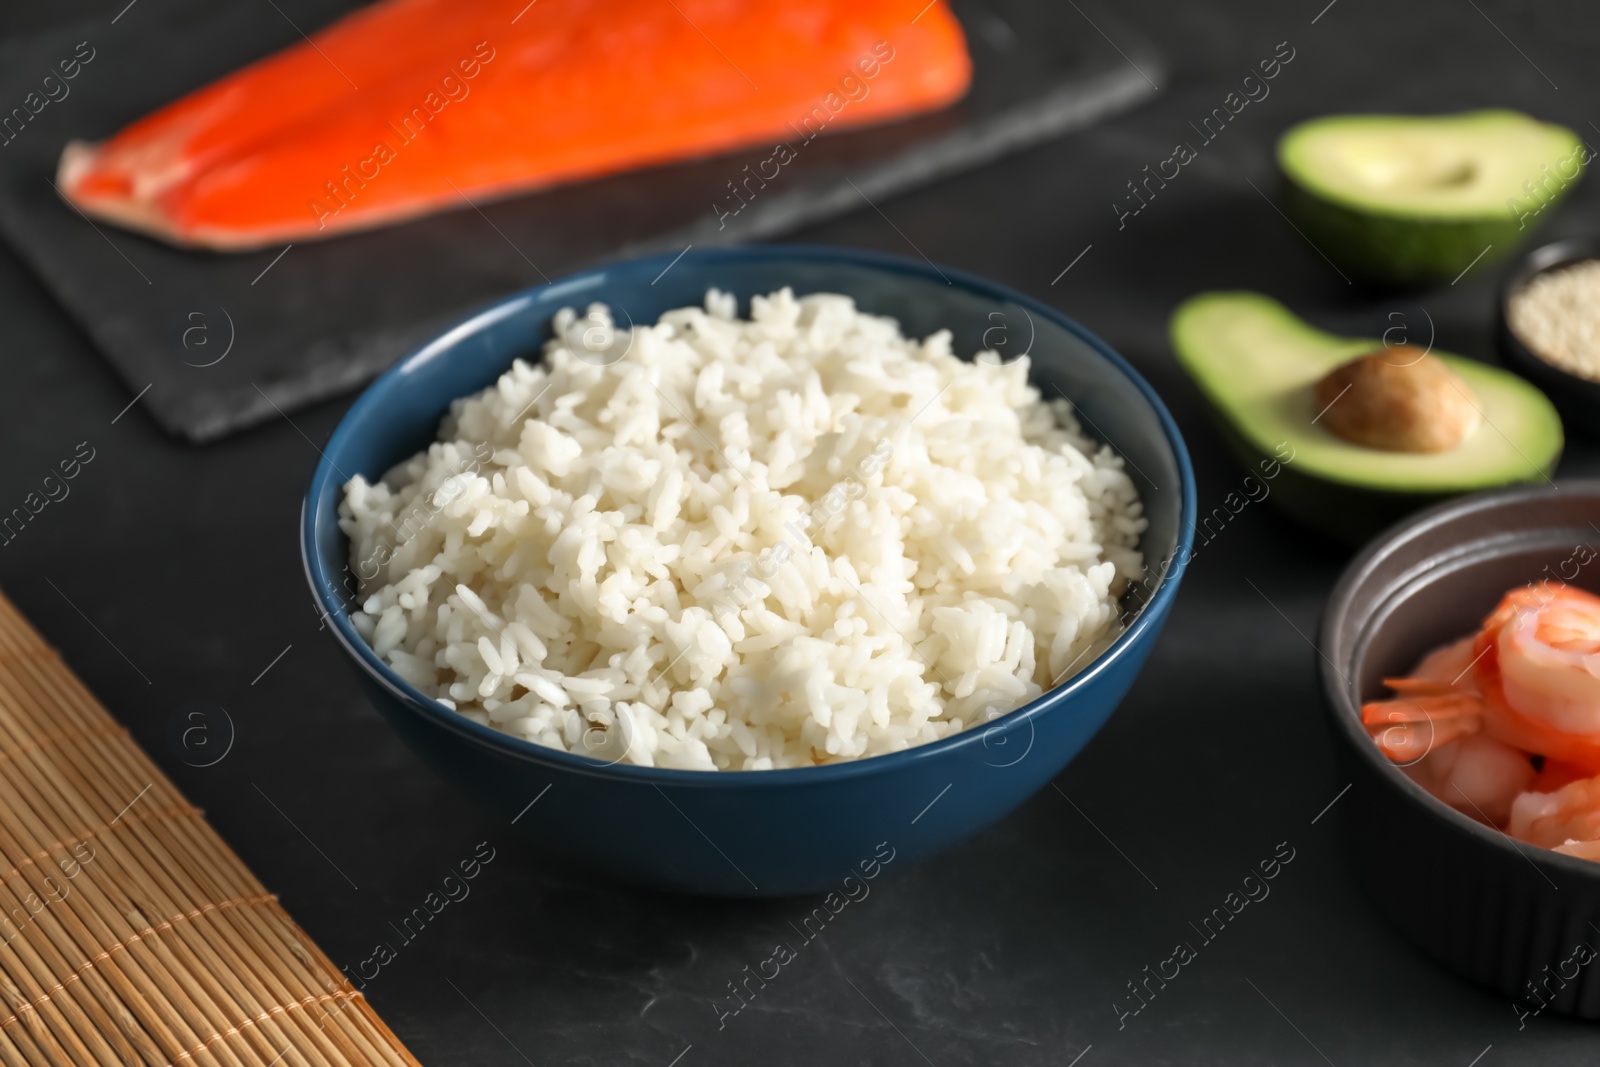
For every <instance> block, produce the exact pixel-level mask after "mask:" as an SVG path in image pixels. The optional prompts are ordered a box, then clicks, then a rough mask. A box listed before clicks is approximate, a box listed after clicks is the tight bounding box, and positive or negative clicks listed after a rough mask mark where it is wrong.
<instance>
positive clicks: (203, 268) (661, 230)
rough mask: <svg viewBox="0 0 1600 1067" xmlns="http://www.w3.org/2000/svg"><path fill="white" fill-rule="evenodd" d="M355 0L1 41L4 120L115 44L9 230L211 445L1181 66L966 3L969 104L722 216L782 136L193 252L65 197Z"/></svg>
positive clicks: (98, 333) (1074, 30) (80, 78)
mask: <svg viewBox="0 0 1600 1067" xmlns="http://www.w3.org/2000/svg"><path fill="white" fill-rule="evenodd" d="M351 6H353V5H351V4H349V3H339V2H329V0H301V2H297V3H293V4H289V3H288V2H287V0H285V3H284V4H281V5H274V4H242V5H213V4H210V3H196V2H194V0H135V3H134V4H131V5H129V6H128V7H127V8H125V9H122V10H121V12H120V13H119V14H116V15H115V18H114V20H113V19H112V16H111V15H107V16H105V17H103V18H97V19H94V20H87V19H85V20H79V21H78V22H76V23H73V24H72V25H71V26H70V27H68V28H67V29H58V30H55V31H51V32H48V33H42V34H39V35H36V36H32V37H28V38H23V39H19V40H14V41H12V42H9V43H8V44H6V45H5V46H4V47H3V48H0V105H3V106H0V113H3V111H4V108H9V107H10V106H12V104H13V103H15V104H19V105H20V104H23V103H24V101H25V98H27V96H28V94H29V92H30V91H34V90H38V89H39V88H40V87H41V83H42V79H43V78H44V76H45V75H46V74H48V73H50V72H52V71H53V70H54V69H55V68H56V67H57V65H58V64H59V63H60V61H61V60H64V59H69V58H71V57H72V56H73V55H74V54H75V53H76V54H78V55H80V56H82V55H92V58H91V59H90V60H89V62H88V63H87V64H83V65H82V66H81V69H80V70H79V71H78V74H77V76H76V77H75V78H74V79H72V80H71V81H70V82H68V83H66V85H67V88H68V92H67V95H66V96H64V97H63V98H61V99H60V100H57V101H54V102H51V103H48V104H46V105H45V106H44V107H43V108H42V109H41V110H40V111H39V112H38V113H37V114H36V115H35V116H34V117H33V118H32V119H31V120H30V121H29V122H28V123H27V125H26V126H24V127H22V129H21V131H20V132H19V133H13V134H12V135H11V139H10V140H9V141H5V142H4V144H3V147H0V233H3V234H4V236H5V238H6V239H7V240H8V241H9V242H10V243H11V245H12V246H13V247H14V248H15V249H16V250H17V251H18V252H19V253H20V254H21V255H22V257H23V258H24V259H25V260H26V261H27V262H28V263H29V264H30V265H31V266H32V268H33V269H34V271H35V272H36V273H37V274H38V275H39V276H40V277H41V278H42V279H43V280H44V282H45V284H46V285H47V286H48V287H49V288H50V289H51V291H52V292H54V294H55V295H56V297H57V298H58V299H59V300H60V301H61V303H62V304H63V305H64V306H65V307H66V309H67V311H68V312H69V313H70V314H71V315H72V316H73V317H74V318H75V319H77V321H78V322H79V323H80V324H81V325H82V326H83V327H84V328H85V329H86V330H87V331H88V333H89V334H90V336H91V337H93V339H94V340H95V342H96V344H97V345H98V347H99V348H100V350H101V351H102V352H103V353H105V355H106V356H107V357H108V358H109V359H110V360H111V362H112V363H113V364H114V365H115V367H116V370H117V372H118V374H119V375H120V376H121V378H122V380H123V381H124V382H125V383H126V384H127V385H128V387H129V389H130V390H131V391H132V392H133V393H134V394H138V395H139V396H140V397H142V406H144V407H146V408H148V409H149V411H150V412H151V414H153V415H154V417H155V418H156V420H157V421H158V422H159V423H160V424H161V425H162V427H164V428H165V429H166V430H167V431H168V432H170V433H172V434H175V435H180V436H183V437H186V438H188V439H190V440H192V441H195V442H204V441H208V440H211V439H214V438H217V437H220V436H222V435H224V434H227V433H230V432H232V431H234V430H237V429H241V428H243V427H246V426H249V425H251V424H254V423H257V422H260V421H262V420H263V419H268V418H276V417H278V416H279V415H280V414H287V413H288V412H291V411H293V410H295V409H296V408H299V407H302V406H304V405H307V404H310V403H312V402H314V401H317V400H321V399H324V398H327V397H329V396H333V395H336V394H338V393H340V392H343V391H346V390H349V389H351V388H353V387H355V386H357V385H359V384H361V383H362V382H365V381H366V380H368V379H370V378H371V377H373V376H374V375H376V374H377V373H378V372H379V371H381V370H382V369H384V368H385V367H387V366H388V365H389V364H390V363H392V362H393V361H394V360H395V359H397V358H398V357H399V356H401V355H403V354H404V353H405V352H406V351H407V350H408V349H409V348H411V347H413V346H415V345H416V344H417V343H420V342H421V341H422V340H424V339H425V338H426V337H427V336H428V335H429V334H430V333H433V332H435V331H437V330H438V329H439V328H440V327H441V326H442V325H443V324H445V323H446V322H448V321H450V320H451V319H454V318H458V317H460V316H461V315H462V314H463V313H465V312H466V311H468V310H470V309H471V308H472V307H474V306H476V305H479V304H482V303H485V302H487V301H488V300H490V299H491V298H493V297H495V296H497V295H500V294H503V293H505V292H508V291H511V290H515V289H519V288H522V287H525V286H528V285H532V284H536V283H538V282H540V281H543V280H545V279H547V278H554V277H557V276H559V275H560V274H563V273H566V272H568V271H570V270H572V269H574V268H576V267H579V266H582V265H586V264H589V263H593V262H595V261H598V260H602V259H606V258H610V257H614V256H621V255H631V254H635V253H639V252H645V251H662V250H670V249H675V248H676V249H681V248H684V247H686V246H688V245H689V244H691V243H692V244H695V245H701V246H705V245H711V244H724V243H730V242H735V241H743V240H750V239H754V238H758V237H771V236H774V235H777V234H780V233H783V232H786V231H789V230H793V229H795V228H797V227H799V226H801V225H803V224H805V223H809V222H814V221H817V220H819V219H822V218H826V217H829V216H833V215H837V214H841V213H844V212H847V211H851V210H856V209H859V208H862V207H864V206H866V204H867V203H868V202H870V203H871V204H873V205H874V206H876V207H878V208H879V209H880V210H881V208H882V204H883V202H884V201H885V200H886V199H887V198H888V197H889V196H891V195H893V194H894V193H896V192H899V191H902V190H905V189H908V188H910V187H913V186H915V185H918V184H922V183H926V182H929V181H932V180H934V179H936V178H938V177H940V176H943V175H946V174H949V173H952V172H954V171H956V170H958V169H962V168H969V167H973V166H977V165H980V164H983V163H986V162H989V161H990V160H993V159H995V158H996V157H998V156H1000V155H1002V154H1004V153H1007V152H1012V151H1015V150H1017V149H1020V148H1023V147H1026V146H1029V145H1032V144H1036V143H1038V142H1040V141H1042V140H1045V139H1047V138H1050V137H1052V136H1056V135H1058V134H1061V133H1063V132H1065V131H1067V130H1070V129H1073V128H1076V127H1079V126H1082V125H1084V124H1086V123H1088V122H1091V121H1093V120H1095V119H1097V118H1099V117H1101V116H1104V115H1106V114H1109V113H1112V112H1114V111H1117V110H1120V109H1122V108H1124V107H1127V106H1129V105H1131V104H1133V103H1135V102H1137V101H1139V100H1141V99H1143V98H1144V97H1145V96H1147V95H1148V94H1150V93H1152V92H1154V91H1155V82H1154V81H1152V79H1155V78H1158V77H1159V76H1160V74H1159V71H1158V65H1157V62H1156V60H1155V59H1154V57H1153V56H1152V54H1151V52H1150V50H1149V48H1148V46H1146V45H1145V44H1143V42H1142V41H1141V40H1140V38H1139V37H1138V36H1137V35H1136V34H1134V33H1132V32H1130V31H1128V30H1126V29H1125V28H1122V27H1119V26H1116V25H1115V24H1114V23H1113V22H1111V21H1110V20H1108V19H1107V17H1105V16H1104V15H1103V14H1102V13H1101V12H1099V11H1094V12H1093V22H1091V21H1090V15H1088V14H1085V13H1083V11H1081V10H1079V9H1076V8H1074V6H1072V5H1056V4H1048V5H1047V4H1035V3H1031V2H1029V0H999V2H994V3H984V4H982V5H980V4H978V3H976V2H968V0H956V2H955V9H956V12H957V15H958V17H959V18H960V19H961V22H962V25H963V27H964V28H965V29H966V32H967V37H968V42H969V47H970V49H971V51H972V55H973V60H974V68H975V75H974V80H973V89H972V92H971V93H970V94H969V96H968V97H967V98H966V99H965V100H963V101H962V102H961V103H960V104H958V105H957V106H956V107H954V108H951V109H949V110H946V111H944V112H941V113H939V114H935V115H928V116H923V117H920V118H916V119H912V120H908V121H905V122H900V123H895V124H892V125H887V126H880V127H876V128H872V129H867V130H858V131H852V132H846V133H841V134H838V135H834V136H825V137H823V138H819V139H818V140H817V141H815V142H813V143H811V144H808V145H806V146H805V147H804V149H803V151H801V152H800V154H799V158H797V159H796V160H794V161H793V162H791V163H789V164H788V165H787V166H785V167H784V170H783V173H782V176H781V178H780V180H779V181H775V182H773V183H772V186H773V187H771V188H769V189H766V190H762V191H761V193H760V195H759V196H758V197H757V198H755V199H754V200H752V202H751V203H750V204H749V205H748V206H747V207H745V208H744V209H743V210H741V211H740V212H739V214H738V215H737V216H732V217H726V218H723V219H721V220H719V219H718V217H717V214H716V211H715V209H714V208H713V206H712V205H713V204H714V203H723V204H724V208H723V209H724V210H726V207H727V206H728V202H726V201H725V199H724V198H725V197H726V196H727V183H728V182H729V181H730V180H731V179H734V178H736V177H740V176H742V170H743V168H744V166H745V165H746V164H751V165H752V166H753V165H754V164H756V163H757V162H758V161H760V160H762V159H765V158H766V157H767V156H768V155H769V154H770V151H771V150H770V147H767V148H762V149H759V150H749V151H744V152H738V153H732V154H729V155H724V156H719V157H716V158H713V159H707V160H702V161H698V162H693V163H687V164H681V165H674V166H668V167H658V168H653V169H651V170H648V171H639V172H634V173H631V174H625V175H619V176H616V177H612V178H607V179H602V180H599V181H594V182H588V183H585V184H581V185H575V186H570V187H567V188H562V189H555V190H551V191H548V192H543V193H539V194H535V195H531V196H526V197H522V198H518V199H515V200H510V201H506V202H502V203H498V204H492V205H484V206H483V208H482V210H481V211H480V210H477V209H475V208H472V207H469V206H467V205H466V204H465V203H463V205H462V208H461V210H458V211H451V212H448V213H445V214H442V215H437V216H434V217H431V218H428V219H424V220H422V221H419V222H415V223H411V224H408V225H404V226H399V227H393V228H390V229H387V230H381V231H378V232H375V233H369V234H361V235H356V236H351V237H344V238H339V239H335V240H331V241H324V242H317V243H308V244H302V245H295V246H293V247H291V248H289V249H288V250H287V251H286V252H285V251H284V250H282V249H273V250H268V251H264V252H259V253H251V254H246V255H219V254H214V253H207V252H186V251H180V250H177V249H174V248H171V247H169V246H166V245H164V244H161V243H159V242H156V241H153V240H149V239H146V238H144V237H140V236H138V235H135V234H131V233H127V232H124V231H122V230H119V229H117V228H116V227H113V226H110V225H107V224H104V223H90V222H89V220H87V219H86V218H84V217H83V216H81V215H80V214H79V213H78V212H77V211H76V210H75V209H74V208H72V207H71V206H70V205H68V204H66V203H64V202H63V201H61V200H60V199H59V198H58V197H57V195H56V193H55V191H54V187H53V185H52V184H51V179H52V178H53V175H54V171H55V162H56V159H57V157H58V155H59V153H60V150H61V147H62V145H63V144H65V143H66V141H68V140H69V139H72V138H84V139H90V140H94V139H99V138H102V137H105V136H107V135H109V134H111V133H113V132H115V131H116V130H117V129H119V128H120V127H122V126H123V125H124V124H126V123H127V122H129V121H130V120H132V119H134V118H137V117H138V116H140V115H142V114H145V113H147V112H149V111H150V110H152V109H154V108H156V107H159V106H160V105H162V104H164V103H166V102H167V101H169V100H171V99H174V98H176V97H178V96H181V95H183V94H184V93H186V92H189V91H190V90H192V89H194V88H196V87H198V86H200V85H203V84H205V83H207V82H209V81H211V80H213V79H214V78H216V77H218V76H220V75H222V74H224V73H226V72H228V71H229V70H232V69H234V68H236V67H238V66H239V65H241V64H243V63H245V62H247V61H249V60H251V59H254V58H256V57H258V56H261V55H264V54H267V53H270V52H272V51H275V50H277V49H279V48H281V47H283V46H285V45H288V44H291V43H293V42H294V41H295V40H297V39H298V37H299V31H300V30H306V31H308V32H310V31H312V30H314V29H315V28H316V27H319V26H322V25H325V24H326V23H328V22H330V21H332V20H333V19H334V18H335V17H337V16H338V15H339V14H340V13H342V11H344V10H346V9H348V8H349V7H351ZM1102 31H1104V32H1103V33H1102ZM1113 41H1115V44H1113V43H1112V42H1113ZM80 42H85V44H84V45H82V46H80ZM51 91H52V92H54V93H56V94H57V95H60V93H61V89H60V88H59V87H56V86H52V88H51ZM35 99H37V98H35ZM3 136H4V135H3V134H0V137H3ZM906 251H907V252H908V253H910V252H911V249H910V248H908V249H907V250H906ZM279 256H281V259H279V258H277V257H279Z"/></svg>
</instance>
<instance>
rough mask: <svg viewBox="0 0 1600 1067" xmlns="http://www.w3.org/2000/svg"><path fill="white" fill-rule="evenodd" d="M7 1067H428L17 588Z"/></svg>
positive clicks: (5, 627) (10, 670)
mask: <svg viewBox="0 0 1600 1067" xmlns="http://www.w3.org/2000/svg"><path fill="white" fill-rule="evenodd" d="M0 870H5V871H6V872H8V873H6V874H5V875H4V877H3V878H0V912H3V913H4V917H3V918H0V939H3V944H0V1065H4V1067H57V1065H77V1064H89V1065H106V1067H111V1065H136V1064H148V1065H151V1067H157V1065H172V1067H184V1065H196V1067H213V1065H214V1067H324V1065H326V1067H347V1065H348V1067H357V1065H366V1064H383V1065H415V1064H416V1063H417V1061H416V1059H415V1058H413V1057H412V1055H411V1054H410V1053H409V1052H407V1051H406V1049H405V1047H404V1046H403V1045H402V1044H401V1043H400V1041H399V1039H398V1038H396V1037H395V1036H394V1034H393V1033H391V1032H390V1031H389V1028H388V1027H387V1026H385V1025H384V1024H383V1022H382V1020H380V1019H379V1018H378V1016H377V1014H376V1013H375V1012H373V1010H372V1008H371V1007H370V1006H368V1004H367V1002H366V1000H365V999H364V998H363V997H362V996H361V994H360V993H358V992H356V991H355V989H354V988H352V986H351V985H350V984H349V982H348V981H347V980H346V979H345V978H344V975H343V974H342V973H341V972H340V971H339V969H338V968H337V967H335V966H334V965H333V963H332V961H331V960H329V959H328V957H327V956H325V955H324V954H323V953H322V951H321V950H320V949H319V948H317V946H316V945H315V944H313V943H312V941H311V939H310V938H308V937H307V936H306V934H305V932H304V931H303V930H301V929H300V927H299V926H298V925H296V924H295V922H294V920H293V919H291V918H290V917H289V915H288V913H287V912H285V911H284V910H283V908H281V907H280V906H279V905H278V900H277V898H276V897H275V896H273V895H272V894H270V893H268V892H267V891H266V890H265V888H264V887H263V886H262V884H261V883H260V882H258V881H257V880H256V878H255V876H254V875H252V874H251V873H250V871H249V870H247V869H246V868H245V865H244V863H243V862H242V861H241V860H240V859H239V857H238V856H236V855H235V854H234V853H233V850H231V849H230V848H228V846H227V845H226V844H224V843H223V841H222V838H220V837H219V836H217V833H216V831H215V830H213V829H212V828H211V826H210V825H209V824H208V823H207V822H206V821H205V819H204V818H202V816H201V813H200V811H199V809H197V808H194V807H191V806H190V805H189V804H188V803H187V802H186V801H185V800H184V798H183V796H182V795H181V794H180V793H179V792H178V790H177V789H176V788H174V787H173V785H172V783H171V782H169V781H168V780H167V778H166V777H165V776H164V775H163V774H162V773H161V772H160V771H159V770H158V769H156V766H155V764H154V763H152V762H151V761H150V759H149V757H147V756H146V755H145V754H144V752H143V751H141V750H140V749H139V747H138V746H137V745H136V744H134V743H133V740H132V738H131V737H130V736H129V734H128V731H127V730H126V729H125V728H124V727H122V726H120V725H118V724H117V723H116V722H115V721H113V720H112V718H111V716H110V715H109V714H108V713H107V712H106V710H105V708H103V707H101V705H100V703H99V702H98V701H97V700H95V698H94V696H93V695H92V694H90V692H89V691H88V689H86V688H85V687H84V685H83V683H82V682H80V681H79V680H78V679H77V677H76V676H75V675H73V673H72V672H71V671H70V670H68V669H67V666H66V664H65V663H63V662H62V660H61V658H60V657H59V656H58V655H57V654H56V652H55V651H54V650H53V649H51V648H50V647H49V646H48V645H46V644H45V643H44V641H43V639H42V638H40V636H39V634H38V632H37V631H35V630H34V629H33V627H32V626H31V625H30V624H29V623H28V621H27V620H26V619H25V618H23V616H22V615H21V614H20V613H19V612H18V611H17V609H16V608H15V607H14V606H13V605H12V604H11V602H10V601H9V600H7V599H6V598H5V597H4V596H3V595H0Z"/></svg>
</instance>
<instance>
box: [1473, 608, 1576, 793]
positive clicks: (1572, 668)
mask: <svg viewBox="0 0 1600 1067" xmlns="http://www.w3.org/2000/svg"><path fill="white" fill-rule="evenodd" d="M1474 648H1475V661H1474V665H1473V675H1474V678H1475V680H1476V682H1477V686H1478V690H1479V692H1481V693H1482V694H1483V700H1484V712H1483V721H1484V726H1485V728H1486V729H1487V731H1488V732H1489V734H1491V735H1492V736H1494V737H1495V738H1497V739H1499V740H1501V741H1503V742H1505V743H1506V744H1508V745H1512V746H1514V747H1516V748H1520V749H1523V750H1524V751H1527V752H1535V753H1538V754H1539V755H1541V756H1545V757H1548V758H1551V759H1556V760H1561V761H1563V762H1566V763H1575V764H1578V765H1579V766H1581V767H1585V768H1587V769H1588V770H1589V772H1590V773H1591V774H1593V773H1595V772H1596V771H1600V597H1596V596H1595V595H1594V594H1592V593H1586V592H1584V591H1583V590H1581V589H1575V588H1573V587H1572V586H1568V585H1562V584H1561V583H1559V582H1540V583H1538V584H1537V585H1531V586H1526V587H1524V588H1521V589H1517V590H1513V591H1512V592H1510V593H1508V594H1507V595H1506V597H1505V599H1503V600H1502V601H1501V602H1500V605H1499V606H1498V607H1497V608H1496V609H1495V610H1494V612H1493V613H1492V614H1490V616H1489V617H1488V618H1487V619H1485V620H1484V624H1483V629H1482V630H1480V631H1479V633H1478V636H1477V639H1476V642H1475V645H1474Z"/></svg>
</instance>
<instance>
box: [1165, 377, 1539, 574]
mask: <svg viewBox="0 0 1600 1067" xmlns="http://www.w3.org/2000/svg"><path fill="white" fill-rule="evenodd" d="M1211 415H1212V418H1211V421H1212V423H1213V424H1214V425H1215V426H1216V427H1217V430H1218V432H1219V433H1221V435H1222V438H1223V440H1224V441H1225V442H1226V443H1227V446H1228V451H1229V452H1231V453H1233V455H1234V458H1236V459H1237V460H1238V461H1239V462H1240V463H1242V464H1244V466H1245V469H1247V470H1250V471H1256V470H1261V469H1262V468H1261V467H1260V464H1261V463H1263V462H1265V461H1270V460H1276V459H1277V457H1275V456H1271V455H1268V454H1267V453H1266V452H1263V451H1262V450H1260V449H1258V448H1257V447H1256V446H1255V445H1253V444H1251V443H1250V442H1249V441H1248V440H1246V439H1245V437H1244V436H1243V435H1242V434H1240V433H1239V431H1237V430H1235V429H1234V428H1233V424H1232V423H1230V422H1229V421H1228V419H1227V416H1225V415H1223V414H1222V413H1221V412H1220V411H1217V410H1216V409H1215V408H1212V409H1211ZM1291 443H1292V442H1291ZM1560 460H1561V454H1560V453H1559V452H1557V453H1556V454H1555V455H1554V456H1551V457H1550V463H1549V466H1548V467H1547V468H1545V469H1543V470H1542V471H1541V472H1540V473H1539V474H1537V475H1533V476H1530V477H1528V478H1524V479H1518V480H1517V482H1511V483H1507V484H1518V483H1519V482H1524V481H1526V482H1539V481H1545V480H1548V478H1549V476H1550V475H1551V474H1553V473H1554V472H1555V468H1556V464H1557V463H1559V462H1560ZM1280 467H1281V469H1280V470H1279V471H1278V475H1277V477H1275V478H1273V479H1272V480H1271V482H1270V483H1269V484H1270V485H1271V487H1272V492H1271V495H1270V496H1269V497H1268V499H1270V500H1272V501H1275V502H1276V504H1277V506H1278V510H1279V511H1281V512H1283V513H1284V514H1285V515H1287V516H1288V517H1289V518H1291V519H1293V520H1294V521H1295V522H1298V523H1300V524H1301V525H1302V526H1305V527H1307V528H1308V529H1310V530H1312V531H1314V532H1315V533H1318V534H1321V535H1322V536H1324V537H1326V538H1329V539H1331V540H1333V541H1336V542H1338V543H1339V544H1341V545H1345V546H1347V547H1350V548H1359V547H1361V546H1362V545H1364V544H1366V543H1367V542H1368V541H1370V540H1371V539H1372V538H1373V537H1374V536H1376V535H1377V534H1379V533H1381V532H1382V531H1384V530H1386V529H1388V528H1389V527H1390V526H1393V525H1394V524H1395V523H1397V522H1399V521H1400V520H1401V519H1403V518H1405V517H1406V516H1407V515H1410V514H1411V513H1412V512H1414V511H1420V510H1422V509H1423V508H1426V507H1432V506H1433V505H1434V504H1438V503H1441V502H1443V501H1445V500H1451V499H1454V498H1456V497H1459V496H1462V495H1463V494H1462V493H1461V492H1459V491H1450V492H1440V493H1427V492H1395V491H1393V490H1389V489H1370V488H1366V487H1363V486H1357V485H1348V484H1346V483H1343V482H1334V481H1329V480H1328V479H1326V478H1318V477H1315V476H1312V475H1308V474H1302V473H1301V472H1300V471H1297V470H1295V466H1294V462H1293V460H1290V461H1289V462H1287V463H1282V462H1281V461H1280ZM1483 488H1484V489H1495V488H1499V486H1496V485H1485V486H1483ZM1206 518H1207V516H1206V515H1204V514H1202V515H1200V516H1199V521H1200V523H1201V524H1202V525H1204V523H1205V521H1206ZM1196 532H1197V535H1198V531H1196Z"/></svg>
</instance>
